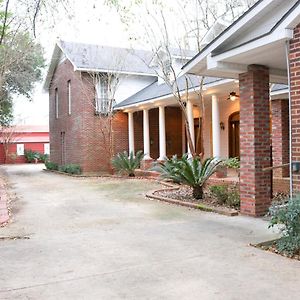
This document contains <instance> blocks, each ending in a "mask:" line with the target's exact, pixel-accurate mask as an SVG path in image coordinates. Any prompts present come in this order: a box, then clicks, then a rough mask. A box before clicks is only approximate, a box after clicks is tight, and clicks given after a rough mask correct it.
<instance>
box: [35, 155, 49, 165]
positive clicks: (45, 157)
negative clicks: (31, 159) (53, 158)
mask: <svg viewBox="0 0 300 300" xmlns="http://www.w3.org/2000/svg"><path fill="white" fill-rule="evenodd" d="M38 159H39V161H41V162H43V163H45V162H46V161H47V160H49V155H48V154H42V153H39V154H38Z"/></svg>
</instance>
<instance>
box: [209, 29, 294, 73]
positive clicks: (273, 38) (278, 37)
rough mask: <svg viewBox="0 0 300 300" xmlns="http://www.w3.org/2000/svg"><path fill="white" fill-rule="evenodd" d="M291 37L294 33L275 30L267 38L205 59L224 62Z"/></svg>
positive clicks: (286, 30)
mask: <svg viewBox="0 0 300 300" xmlns="http://www.w3.org/2000/svg"><path fill="white" fill-rule="evenodd" d="M293 36H294V32H293V30H291V29H280V30H275V31H274V32H273V33H272V34H268V35H267V36H264V37H262V38H259V39H257V40H254V41H252V42H249V43H246V44H244V45H242V46H238V47H237V48H234V49H232V50H228V51H225V52H222V53H221V54H218V55H215V56H212V55H211V54H210V55H208V56H207V58H208V57H210V59H211V60H214V61H221V60H225V59H228V58H232V57H233V56H236V55H239V54H241V53H245V52H249V51H251V50H254V49H257V48H260V47H263V46H267V45H270V44H272V43H276V42H280V41H286V40H289V39H292V38H293ZM207 63H208V62H207ZM207 67H208V66H207Z"/></svg>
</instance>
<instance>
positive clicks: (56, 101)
mask: <svg viewBox="0 0 300 300" xmlns="http://www.w3.org/2000/svg"><path fill="white" fill-rule="evenodd" d="M55 118H56V119H58V89H57V88H56V89H55Z"/></svg>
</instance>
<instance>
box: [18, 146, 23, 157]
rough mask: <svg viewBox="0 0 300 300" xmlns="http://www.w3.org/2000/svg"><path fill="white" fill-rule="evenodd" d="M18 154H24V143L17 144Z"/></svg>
mask: <svg viewBox="0 0 300 300" xmlns="http://www.w3.org/2000/svg"><path fill="white" fill-rule="evenodd" d="M17 155H18V156H20V155H24V144H17Z"/></svg>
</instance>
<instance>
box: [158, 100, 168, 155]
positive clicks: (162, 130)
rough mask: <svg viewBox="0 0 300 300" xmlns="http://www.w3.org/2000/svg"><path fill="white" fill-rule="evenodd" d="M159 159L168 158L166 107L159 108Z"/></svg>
mask: <svg viewBox="0 0 300 300" xmlns="http://www.w3.org/2000/svg"><path fill="white" fill-rule="evenodd" d="M158 109H159V158H158V160H165V158H166V122H165V107H164V106H159V108H158Z"/></svg>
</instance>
